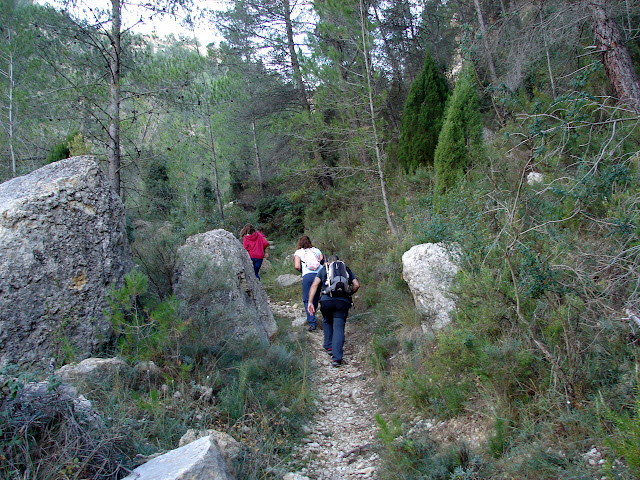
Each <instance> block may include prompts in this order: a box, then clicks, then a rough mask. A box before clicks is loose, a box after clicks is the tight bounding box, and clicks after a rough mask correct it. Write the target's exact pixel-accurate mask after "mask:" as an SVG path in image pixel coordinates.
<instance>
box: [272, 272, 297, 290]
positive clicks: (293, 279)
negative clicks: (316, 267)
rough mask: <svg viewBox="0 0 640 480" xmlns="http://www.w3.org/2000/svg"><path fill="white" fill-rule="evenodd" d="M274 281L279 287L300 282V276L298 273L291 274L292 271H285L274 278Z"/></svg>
mask: <svg viewBox="0 0 640 480" xmlns="http://www.w3.org/2000/svg"><path fill="white" fill-rule="evenodd" d="M276 283H277V284H278V285H280V286H281V287H290V286H292V285H296V284H297V283H302V277H301V276H300V275H293V274H292V273H285V274H283V275H279V276H278V278H276Z"/></svg>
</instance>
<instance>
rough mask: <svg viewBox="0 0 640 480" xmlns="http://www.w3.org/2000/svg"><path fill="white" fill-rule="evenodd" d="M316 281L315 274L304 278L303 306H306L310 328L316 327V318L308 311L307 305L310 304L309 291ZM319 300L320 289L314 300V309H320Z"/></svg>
mask: <svg viewBox="0 0 640 480" xmlns="http://www.w3.org/2000/svg"><path fill="white" fill-rule="evenodd" d="M315 279H316V274H315V273H307V274H306V275H304V276H303V277H302V305H303V306H304V310H305V312H306V313H307V323H308V324H309V326H310V327H315V326H316V316H315V315H309V312H308V311H307V304H308V302H309V289H310V288H311V284H312V283H313V281H314V280H315ZM318 300H320V289H318V290H316V296H315V298H314V299H313V308H315V309H316V310H317V309H318Z"/></svg>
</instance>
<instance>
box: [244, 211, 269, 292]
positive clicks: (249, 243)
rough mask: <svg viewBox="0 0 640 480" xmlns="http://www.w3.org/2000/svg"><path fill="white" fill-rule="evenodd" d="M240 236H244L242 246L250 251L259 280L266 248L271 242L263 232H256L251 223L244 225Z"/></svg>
mask: <svg viewBox="0 0 640 480" xmlns="http://www.w3.org/2000/svg"><path fill="white" fill-rule="evenodd" d="M240 237H241V238H242V246H243V247H244V249H245V250H246V251H247V252H249V258H251V261H252V262H253V271H254V273H255V274H256V277H257V278H258V280H260V275H259V273H258V272H260V267H261V266H262V261H263V260H264V254H265V249H266V248H267V247H268V246H269V242H268V241H267V239H266V237H265V236H264V235H263V234H261V233H258V232H256V229H255V228H253V225H251V224H250V223H247V224H246V225H245V226H244V227H242V230H240Z"/></svg>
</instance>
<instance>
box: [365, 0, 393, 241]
mask: <svg viewBox="0 0 640 480" xmlns="http://www.w3.org/2000/svg"><path fill="white" fill-rule="evenodd" d="M365 18H366V16H365V10H364V5H363V1H362V0H360V27H361V31H362V50H363V53H364V66H365V70H366V75H367V93H368V96H369V114H370V115H371V129H372V132H373V141H374V144H375V150H376V160H377V165H378V178H379V179H380V191H381V192H382V203H383V204H384V211H385V214H386V217H387V224H388V225H389V230H391V233H392V234H393V235H398V230H397V229H396V226H395V225H394V223H393V220H391V210H390V208H389V201H388V200H387V184H386V182H385V179H384V165H383V163H384V162H383V161H382V152H381V150H380V142H379V140H378V129H377V127H376V116H375V109H374V106H373V87H372V85H371V65H370V61H369V47H368V46H367V32H366V27H365V25H366V23H365Z"/></svg>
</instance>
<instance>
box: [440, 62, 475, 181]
mask: <svg viewBox="0 0 640 480" xmlns="http://www.w3.org/2000/svg"><path fill="white" fill-rule="evenodd" d="M481 135H482V123H481V119H480V109H479V102H478V90H477V88H476V84H475V81H474V75H473V68H472V67H470V66H469V67H466V68H465V69H464V71H463V73H462V75H461V76H460V78H459V79H458V82H457V83H456V86H455V88H454V89H453V95H452V96H451V99H450V101H449V104H448V105H447V111H446V112H445V117H444V122H443V125H442V130H441V131H440V136H439V137H438V146H437V147H436V150H435V153H434V170H435V176H436V185H435V188H436V193H444V192H446V191H447V190H448V189H450V188H451V187H453V186H454V185H455V184H456V183H457V182H458V180H460V179H461V178H462V176H463V175H464V173H465V171H466V169H467V166H468V165H469V163H470V162H471V158H472V155H473V153H475V152H476V151H477V149H478V147H480V145H481V138H482V136H481Z"/></svg>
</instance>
